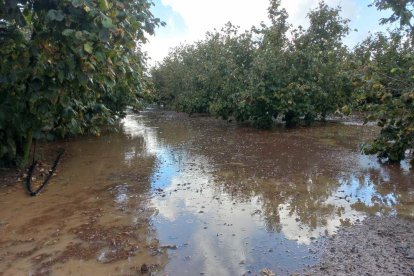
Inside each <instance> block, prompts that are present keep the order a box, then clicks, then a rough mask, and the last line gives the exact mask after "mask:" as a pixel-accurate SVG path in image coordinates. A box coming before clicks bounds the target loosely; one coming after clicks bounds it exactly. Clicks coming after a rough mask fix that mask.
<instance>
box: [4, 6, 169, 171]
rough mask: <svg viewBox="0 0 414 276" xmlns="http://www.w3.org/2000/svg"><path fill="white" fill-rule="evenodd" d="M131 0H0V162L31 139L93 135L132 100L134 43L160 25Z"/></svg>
mask: <svg viewBox="0 0 414 276" xmlns="http://www.w3.org/2000/svg"><path fill="white" fill-rule="evenodd" d="M151 5H152V3H151V2H150V1H146V0H139V1H126V0H120V1H106V0H100V1H88V0H61V1H56V0H48V1H31V0H26V1H24V0H2V1H0V54H1V56H2V62H1V63H0V80H1V81H0V90H1V94H0V141H1V144H0V159H1V160H3V162H8V163H13V162H15V163H22V164H23V163H25V161H26V160H27V153H28V152H27V149H28V148H30V145H29V144H30V141H31V139H32V137H34V138H36V139H38V138H42V137H46V138H49V139H53V138H54V137H65V136H68V135H76V134H82V133H93V134H99V132H100V126H102V125H105V124H111V123H113V122H114V120H115V119H116V118H119V117H121V116H123V115H124V112H125V108H126V106H127V105H132V106H137V105H140V102H141V100H140V99H141V98H142V97H143V95H144V89H145V83H144V82H143V72H144V65H145V59H146V57H145V55H144V54H143V53H142V52H141V45H142V44H143V43H145V42H146V41H147V36H148V35H150V34H153V33H154V28H155V27H156V26H158V25H160V24H161V22H160V20H159V19H156V18H154V16H153V15H152V14H151V12H150V7H151Z"/></svg>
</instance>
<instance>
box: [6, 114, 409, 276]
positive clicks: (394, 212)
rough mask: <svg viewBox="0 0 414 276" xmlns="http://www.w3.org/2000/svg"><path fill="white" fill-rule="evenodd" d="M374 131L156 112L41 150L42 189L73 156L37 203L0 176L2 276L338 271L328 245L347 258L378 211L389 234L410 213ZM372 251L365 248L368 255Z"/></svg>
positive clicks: (399, 169) (404, 171) (402, 178)
mask: <svg viewBox="0 0 414 276" xmlns="http://www.w3.org/2000/svg"><path fill="white" fill-rule="evenodd" d="M377 131H378V129H377V128H375V127H372V126H368V127H367V126H361V125H359V124H338V123H327V124H320V125H315V126H314V127H312V128H298V129H291V130H284V129H276V130H272V131H260V130H256V129H253V128H251V127H250V126H248V125H245V124H235V123H228V122H225V121H221V120H215V119H213V118H208V117H189V116H187V115H184V114H178V113H173V112H165V111H159V110H147V111H145V112H143V113H142V114H139V115H137V114H130V115H128V116H127V118H126V119H125V120H124V121H123V123H122V126H121V128H120V131H119V132H118V133H108V134H105V135H103V136H101V137H99V138H98V137H84V138H79V139H72V140H70V141H65V142H63V143H58V144H40V145H38V150H37V154H38V155H40V156H43V157H45V158H44V159H45V163H44V164H43V166H39V169H38V170H39V171H37V174H36V179H35V182H39V183H41V178H42V171H41V170H42V169H43V171H45V170H47V168H48V167H49V164H51V163H52V162H53V158H54V157H55V152H56V150H57V149H58V148H61V147H62V146H63V147H65V148H66V154H65V156H64V158H63V160H62V162H61V164H60V165H59V168H58V171H57V174H56V176H54V177H53V178H52V180H51V181H50V183H49V184H48V186H47V187H46V189H45V191H44V192H42V194H41V195H40V196H38V197H35V198H30V197H28V196H27V194H26V193H25V191H24V187H23V185H22V179H23V176H24V172H17V173H15V174H14V173H8V174H4V172H3V173H1V175H0V180H1V181H2V182H3V183H1V185H0V260H1V262H0V271H1V273H0V274H2V275H27V274H30V275H70V274H74V275H137V274H138V275H139V274H141V273H144V274H145V273H147V274H155V275H166V274H168V275H180V276H181V275H201V274H202V275H243V274H246V275H258V274H260V273H262V274H263V273H267V274H268V275H271V274H272V273H275V274H277V275H290V274H295V273H299V274H301V273H307V271H309V268H310V267H313V268H312V270H310V271H311V272H314V273H321V270H320V268H321V267H322V266H320V267H318V266H317V264H318V263H320V262H322V263H321V264H325V263H326V264H327V265H324V267H325V266H327V269H326V271H323V272H326V273H328V272H329V273H330V271H332V273H335V272H334V270H333V268H332V270H330V269H331V268H330V266H328V263H327V262H326V261H327V260H330V259H331V258H334V259H335V258H336V257H335V256H336V255H335V254H334V253H335V252H336V251H335V252H331V251H324V250H323V248H325V247H326V246H327V247H326V248H329V250H330V248H332V247H335V248H337V247H338V252H340V251H339V250H340V249H341V246H342V245H341V244H340V243H339V241H340V240H341V238H340V237H342V235H345V234H341V233H348V232H346V231H350V232H349V233H352V231H353V230H352V229H356V230H355V231H357V232H358V231H361V230H363V231H365V230H366V229H365V228H361V227H372V229H373V230H372V231H373V235H374V234H375V233H378V229H379V230H381V229H382V228H381V227H382V226H381V224H379V222H380V221H376V220H374V221H373V222H370V221H371V220H367V223H368V224H367V225H368V226H364V225H365V224H362V225H360V223H361V222H362V221H364V219H365V218H367V217H371V216H373V215H374V216H381V218H383V219H384V220H385V219H387V220H386V221H388V220H390V222H389V223H388V224H384V225H388V226H391V225H392V222H391V220H392V219H396V220H402V219H403V218H405V219H412V218H413V217H414V205H413V202H414V184H413V179H414V178H413V176H414V175H413V172H412V171H410V167H409V165H408V164H407V163H402V165H401V166H395V165H394V166H382V165H380V164H379V163H378V162H377V160H376V158H375V157H373V156H363V155H361V154H360V152H359V146H360V145H361V143H364V142H365V141H367V140H368V139H370V138H372V137H374V135H375V134H376V133H377ZM369 223H371V224H369ZM384 223H385V222H384ZM369 225H371V226H369ZM399 225H400V224H399ZM402 225H403V224H402V223H401V226H402ZM407 225H409V224H407ZM342 229H344V230H342ZM358 229H359V230H358ZM383 229H385V230H384V231H388V232H387V233H393V229H392V228H387V227H386V226H384V228H383ZM387 229H388V230H387ZM338 230H339V234H338V235H337V238H334V239H333V241H331V240H330V238H331V237H332V236H333V235H335V234H337V233H338ZM341 231H345V232H341ZM375 231H377V232H375ZM398 231H399V230H398ZM404 231H405V228H401V231H400V232H401V233H403V232H404ZM400 232H398V233H400ZM396 233H397V232H396ZM407 233H408V232H407ZM349 235H351V234H349ZM395 235H397V234H395ZM398 235H400V234H398ZM407 235H408V234H407ZM389 236H390V237H391V234H390V235H389ZM345 237H347V236H346V235H345ZM384 237H388V236H384ZM359 238H360V239H361V243H362V242H367V243H368V245H369V239H368V238H367V239H366V240H364V236H363V235H360V236H359ZM359 238H355V239H354V240H355V241H359ZM374 238H375V237H374ZM377 238H378V237H377ZM382 238H383V237H382ZM345 240H347V239H345ZM401 240H403V237H402V238H401ZM336 241H338V244H337V245H335V242H336ZM330 242H331V243H332V245H329V244H330ZM389 242H390V243H391V241H389ZM362 244H363V243H362ZM376 244H381V243H380V242H379V241H377V242H376ZM368 245H367V246H366V247H364V248H361V250H360V251H365V252H367V254H368V253H369V254H368V255H371V252H372V250H371V249H370V247H369V246H368ZM379 247H381V245H380V246H379ZM343 248H347V247H343ZM410 248H411V247H410ZM351 249H352V247H351ZM363 249H364V250H363ZM365 249H366V250H365ZM384 249H386V247H384ZM335 250H336V249H335ZM399 250H400V251H398V252H402V253H401V254H406V253H404V252H406V251H407V250H408V249H407V247H404V246H402V249H399ZM404 250H406V251H404ZM394 251H395V250H394ZM407 252H408V251H407ZM327 253H332V254H334V255H332V256H333V257H332V256H330V255H327ZM344 254H345V253H344ZM360 254H361V253H360ZM401 254H400V255H401ZM338 256H341V255H338ZM344 256H346V255H344ZM384 256H385V255H384ZM404 258H405V257H404ZM383 259H384V260H383ZM383 259H381V258H380V259H379V260H380V261H381V262H382V261H384V262H385V261H386V259H387V258H385V257H384V258H383ZM336 260H337V261H338V262H339V261H340V259H339V257H338V259H336ZM363 260H366V261H371V259H369V258H368V257H367V259H363ZM390 260H392V259H391V258H390ZM402 260H403V259H398V260H395V262H396V263H397V262H398V263H400V264H401V266H400V267H399V268H400V269H405V270H401V272H404V273H405V272H407V271H409V269H410V268H411V267H410V263H409V261H406V262H402ZM404 260H405V259H404ZM354 262H356V259H355V260H354ZM344 263H346V262H344ZM333 266H335V265H333ZM344 267H345V266H344ZM361 267H363V266H362V265H361ZM389 267H392V266H389ZM337 268H339V265H338V266H337ZM341 269H342V268H341ZM364 269H365V268H364ZM395 269H398V267H395ZM342 271H343V270H340V269H339V270H337V271H336V272H337V273H342ZM355 271H357V270H355ZM367 271H368V272H369V271H370V270H367ZM378 271H379V272H378V273H382V272H381V271H380V270H378ZM396 271H398V270H395V271H394V272H396ZM323 272H322V273H323ZM351 272H352V271H351ZM390 273H392V272H390Z"/></svg>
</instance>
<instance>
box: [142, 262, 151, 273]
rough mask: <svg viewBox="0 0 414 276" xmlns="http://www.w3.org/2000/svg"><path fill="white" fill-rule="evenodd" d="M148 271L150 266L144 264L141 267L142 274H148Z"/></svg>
mask: <svg viewBox="0 0 414 276" xmlns="http://www.w3.org/2000/svg"><path fill="white" fill-rule="evenodd" d="M148 271H149V269H148V266H147V265H146V264H143V265H142V266H141V273H142V274H144V273H147V272H148Z"/></svg>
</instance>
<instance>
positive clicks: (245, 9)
mask: <svg viewBox="0 0 414 276" xmlns="http://www.w3.org/2000/svg"><path fill="white" fill-rule="evenodd" d="M153 1H154V4H155V5H154V6H153V7H152V13H153V14H154V16H155V17H158V18H160V19H161V20H162V21H164V22H166V23H167V25H166V26H165V27H160V28H158V29H157V30H156V33H155V36H152V37H150V38H149V43H147V44H146V45H145V46H144V50H145V51H147V52H148V56H149V57H150V58H151V61H150V64H154V63H156V62H159V61H162V59H163V58H164V57H165V56H166V55H167V54H168V51H169V49H170V48H171V47H175V46H178V45H179V44H180V43H192V42H194V41H197V40H200V39H203V38H204V36H205V33H206V32H207V31H212V30H213V29H215V28H216V29H221V27H223V26H224V24H225V23H227V22H229V21H230V22H232V23H233V24H234V25H238V26H240V28H241V29H242V30H246V29H250V28H251V26H253V25H256V26H257V25H259V24H260V22H262V21H264V22H267V21H268V19H267V8H268V6H269V0H153ZM319 1H320V0H282V1H281V2H282V7H283V8H285V9H286V11H287V12H288V14H289V22H290V23H291V24H292V25H293V26H295V27H297V26H299V25H301V26H303V27H307V26H308V24H309V23H308V19H307V17H306V14H307V13H308V12H309V11H310V10H311V9H314V8H315V7H317V5H318V3H319ZM325 2H326V3H327V4H328V5H329V6H333V7H335V6H338V5H339V6H341V7H342V13H341V16H342V17H343V18H348V19H350V20H351V22H350V27H351V29H353V30H354V29H356V30H358V31H354V32H352V33H351V34H350V35H349V36H348V37H347V38H346V39H345V40H344V42H345V44H346V45H348V46H349V47H353V46H355V45H356V44H357V43H358V42H360V41H362V40H363V39H364V38H365V37H367V35H368V34H369V32H372V33H374V32H376V31H381V30H385V27H384V26H380V25H379V20H380V18H383V17H386V16H387V14H388V13H386V12H379V11H377V10H376V9H375V8H374V7H368V5H369V4H370V3H372V0H325Z"/></svg>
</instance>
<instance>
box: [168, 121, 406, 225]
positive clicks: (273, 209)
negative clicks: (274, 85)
mask: <svg viewBox="0 0 414 276" xmlns="http://www.w3.org/2000/svg"><path fill="white" fill-rule="evenodd" d="M179 121H180V122H179V123H180V126H181V127H180V134H179V136H180V137H179V139H176V138H177V135H176V134H175V135H174V133H175V131H176V125H177V123H178V122H177V120H173V119H172V120H170V121H167V122H165V121H164V122H163V123H162V124H161V125H160V129H161V132H162V133H161V134H160V136H161V137H162V140H163V141H165V143H167V144H169V142H170V141H169V140H170V138H169V137H174V140H173V141H172V143H173V144H175V145H180V147H181V148H186V147H187V149H188V151H189V152H191V153H192V154H200V155H202V156H206V157H208V159H209V160H210V161H211V163H212V167H214V169H215V170H216V171H215V173H214V177H215V180H216V183H218V184H219V185H218V186H216V189H217V194H221V193H222V192H225V193H226V194H228V195H230V196H231V198H232V199H233V200H235V201H238V202H250V201H252V200H253V199H254V200H258V204H259V205H260V210H259V211H261V215H262V216H263V218H264V220H265V223H266V226H267V229H268V230H271V231H280V230H281V228H282V225H281V223H283V222H282V221H281V216H282V215H284V216H286V214H287V215H288V216H289V217H292V218H296V222H297V224H298V225H304V226H307V227H308V228H309V229H310V230H313V229H316V228H319V227H325V226H327V224H328V223H329V221H330V220H332V219H337V220H339V221H340V223H341V224H347V223H349V219H350V214H347V213H350V212H351V211H353V212H354V213H355V212H360V215H361V214H362V215H364V214H372V213H377V212H381V213H383V214H390V213H392V212H393V210H395V212H397V213H398V214H400V211H403V210H406V209H407V208H408V209H409V206H408V205H409V204H407V203H409V202H412V201H413V193H409V192H408V190H409V189H412V187H413V186H412V182H411V181H412V180H411V179H412V173H406V174H404V173H402V172H401V170H400V169H399V168H395V167H379V166H378V165H377V164H376V161H372V160H371V163H372V164H371V165H367V166H362V165H361V164H360V162H361V159H364V158H365V159H366V157H361V156H360V155H359V153H358V152H357V148H358V144H359V143H361V142H363V141H364V140H363V139H366V138H367V137H369V135H370V133H372V132H373V131H371V130H366V129H365V130H363V129H362V128H358V127H355V126H344V125H333V124H330V125H329V126H328V127H326V128H324V127H318V128H315V129H311V128H306V129H298V130H293V131H284V130H277V131H273V132H270V131H259V130H255V129H251V128H246V127H235V126H234V125H226V123H224V122H222V121H215V120H212V119H205V118H203V119H188V118H185V117H181V118H180V120H179ZM332 133H333V134H332ZM361 133H362V134H361ZM344 136H345V137H346V139H344V138H343V137H344ZM341 137H342V138H341ZM348 186H350V188H349V187H348ZM411 213H412V211H411Z"/></svg>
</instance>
